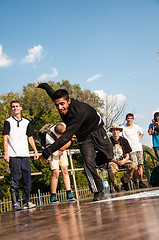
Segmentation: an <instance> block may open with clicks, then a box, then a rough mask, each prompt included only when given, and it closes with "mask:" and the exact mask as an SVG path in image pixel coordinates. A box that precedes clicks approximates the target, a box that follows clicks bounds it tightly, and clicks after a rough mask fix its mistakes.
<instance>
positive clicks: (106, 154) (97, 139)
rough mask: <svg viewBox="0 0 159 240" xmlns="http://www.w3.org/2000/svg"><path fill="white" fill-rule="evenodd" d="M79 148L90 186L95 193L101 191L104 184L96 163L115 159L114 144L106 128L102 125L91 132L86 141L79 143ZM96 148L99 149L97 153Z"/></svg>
mask: <svg viewBox="0 0 159 240" xmlns="http://www.w3.org/2000/svg"><path fill="white" fill-rule="evenodd" d="M79 148H80V152H81V155H82V160H83V166H84V170H85V173H86V176H87V179H88V184H89V187H90V189H91V191H92V192H93V193H95V192H101V191H102V190H103V184H102V180H101V178H100V177H99V175H98V173H97V169H96V165H98V164H97V163H99V162H102V163H106V162H109V161H110V160H111V159H113V146H112V143H111V142H110V140H109V138H108V136H107V133H106V130H105V129H104V128H103V127H102V128H100V129H98V130H96V131H94V132H91V133H90V134H89V135H88V137H87V138H86V140H85V141H84V143H82V144H80V145H79ZM96 150H97V151H98V152H97V153H96ZM101 157H102V159H101ZM101 160H102V161H101Z"/></svg>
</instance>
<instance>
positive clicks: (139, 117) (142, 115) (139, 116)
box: [134, 114, 145, 119]
mask: <svg viewBox="0 0 159 240" xmlns="http://www.w3.org/2000/svg"><path fill="white" fill-rule="evenodd" d="M134 117H135V119H142V118H144V117H145V116H144V114H135V116H134Z"/></svg>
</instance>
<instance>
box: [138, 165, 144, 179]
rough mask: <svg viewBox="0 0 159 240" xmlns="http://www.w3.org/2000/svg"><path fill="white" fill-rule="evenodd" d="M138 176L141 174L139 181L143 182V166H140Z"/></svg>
mask: <svg viewBox="0 0 159 240" xmlns="http://www.w3.org/2000/svg"><path fill="white" fill-rule="evenodd" d="M138 174H139V181H142V180H143V167H142V165H141V164H140V165H138Z"/></svg>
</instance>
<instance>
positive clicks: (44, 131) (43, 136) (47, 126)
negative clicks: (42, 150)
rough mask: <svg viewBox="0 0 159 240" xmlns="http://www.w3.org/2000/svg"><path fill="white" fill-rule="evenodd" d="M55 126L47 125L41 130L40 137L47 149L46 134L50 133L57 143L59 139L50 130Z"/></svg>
mask: <svg viewBox="0 0 159 240" xmlns="http://www.w3.org/2000/svg"><path fill="white" fill-rule="evenodd" d="M53 126H55V124H51V123H47V124H45V125H44V126H43V127H42V128H41V129H40V130H39V136H40V140H41V145H42V146H43V147H46V134H47V133H48V134H49V135H50V136H51V137H52V138H53V139H54V140H55V141H56V139H57V137H56V135H55V134H54V133H53V132H52V131H51V130H50V129H51V128H52V127H53Z"/></svg>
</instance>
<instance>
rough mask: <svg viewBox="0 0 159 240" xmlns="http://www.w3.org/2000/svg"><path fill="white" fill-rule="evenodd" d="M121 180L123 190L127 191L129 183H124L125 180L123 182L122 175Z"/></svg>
mask: <svg viewBox="0 0 159 240" xmlns="http://www.w3.org/2000/svg"><path fill="white" fill-rule="evenodd" d="M121 182H122V184H123V188H124V190H125V191H129V185H128V183H125V182H124V179H123V177H122V178H121Z"/></svg>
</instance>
